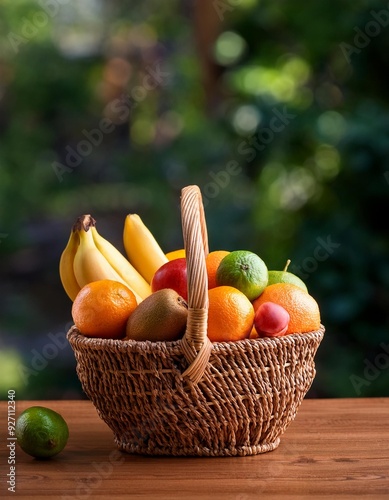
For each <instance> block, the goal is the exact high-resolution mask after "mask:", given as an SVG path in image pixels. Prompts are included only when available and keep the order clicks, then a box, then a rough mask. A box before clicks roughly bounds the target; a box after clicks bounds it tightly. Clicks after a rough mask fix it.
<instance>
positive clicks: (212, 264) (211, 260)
mask: <svg viewBox="0 0 389 500" xmlns="http://www.w3.org/2000/svg"><path fill="white" fill-rule="evenodd" d="M229 253H230V252H227V251H226V250H214V251H213V252H210V253H209V254H208V255H207V256H206V258H205V265H206V266H207V274H208V289H211V288H215V287H216V286H217V284H216V271H217V268H218V267H219V264H220V262H221V261H222V260H223V258H224V257H225V256H226V255H228V254H229Z"/></svg>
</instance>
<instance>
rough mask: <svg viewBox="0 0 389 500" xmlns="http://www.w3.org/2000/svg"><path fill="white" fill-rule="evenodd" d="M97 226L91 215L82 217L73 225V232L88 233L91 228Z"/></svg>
mask: <svg viewBox="0 0 389 500" xmlns="http://www.w3.org/2000/svg"><path fill="white" fill-rule="evenodd" d="M95 226H96V220H95V219H94V218H93V217H92V216H91V215H89V214H87V215H80V217H78V218H77V220H76V222H75V223H74V225H73V228H72V231H73V232H76V231H81V230H83V231H88V230H89V228H91V227H95Z"/></svg>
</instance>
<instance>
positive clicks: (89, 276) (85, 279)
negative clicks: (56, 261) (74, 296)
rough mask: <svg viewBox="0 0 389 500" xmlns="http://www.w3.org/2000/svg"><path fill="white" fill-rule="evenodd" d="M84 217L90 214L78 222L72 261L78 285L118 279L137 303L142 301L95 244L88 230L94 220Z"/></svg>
mask: <svg viewBox="0 0 389 500" xmlns="http://www.w3.org/2000/svg"><path fill="white" fill-rule="evenodd" d="M85 217H90V216H84V219H83V221H82V222H81V224H80V228H79V230H78V234H79V237H80V245H79V247H78V249H77V252H76V255H75V257H74V263H73V269H74V275H75V277H76V280H77V282H78V284H79V286H80V287H81V288H82V287H83V286H85V285H87V284H88V283H91V282H92V281H99V280H103V279H108V280H114V281H119V282H120V283H123V285H126V286H127V287H128V288H130V290H131V291H132V292H133V293H134V295H135V297H136V300H137V302H138V304H139V303H140V302H141V301H142V298H141V297H140V296H139V295H138V294H137V293H136V292H135V290H133V289H132V288H131V287H130V286H129V284H128V283H126V282H125V281H124V280H123V279H122V278H121V276H120V275H119V274H118V273H117V272H116V271H115V270H114V269H113V267H112V266H111V265H110V263H109V262H108V261H107V259H106V258H105V257H104V256H103V254H102V253H100V251H99V249H98V248H97V246H96V245H95V242H94V241H93V235H92V231H90V227H91V225H93V223H94V222H95V221H94V220H93V219H92V218H91V217H90V219H89V221H90V220H92V221H93V223H92V224H91V223H90V222H88V219H86V218H85Z"/></svg>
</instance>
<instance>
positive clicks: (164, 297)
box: [125, 288, 188, 342]
mask: <svg viewBox="0 0 389 500" xmlns="http://www.w3.org/2000/svg"><path fill="white" fill-rule="evenodd" d="M187 317H188V304H187V303H186V302H185V300H184V299H183V298H182V297H181V295H179V294H178V293H177V292H176V291H175V290H173V289H171V288H163V289H161V290H158V291H157V292H154V293H152V294H151V295H149V296H148V297H146V298H145V299H144V300H143V301H142V302H141V303H140V304H139V305H138V306H137V307H136V309H135V310H134V311H133V313H132V314H131V316H130V317H129V318H128V321H127V326H126V337H125V340H129V339H132V340H150V341H152V342H156V341H169V340H177V339H179V338H181V337H182V336H183V334H184V331H185V326H186V321H187Z"/></svg>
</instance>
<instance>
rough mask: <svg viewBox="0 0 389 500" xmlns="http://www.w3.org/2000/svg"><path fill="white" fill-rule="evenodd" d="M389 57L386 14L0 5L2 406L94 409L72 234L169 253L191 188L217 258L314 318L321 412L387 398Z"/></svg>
mask: <svg viewBox="0 0 389 500" xmlns="http://www.w3.org/2000/svg"><path fill="white" fill-rule="evenodd" d="M388 49H389V6H387V5H386V6H385V5H383V4H382V3H381V2H378V1H376V2H373V1H364V0H357V1H351V0H346V1H344V2H341V3H339V2H337V3H332V4H329V3H328V2H324V1H323V0H321V1H319V2H312V3H310V4H309V3H308V4H307V2H303V1H301V0H296V1H294V2H284V1H281V0H271V1H270V0H198V1H196V0H193V1H190V0H185V1H182V0H181V1H178V0H168V1H167V2H157V1H155V0H144V1H142V2H140V1H133V2H127V3H125V2H119V1H117V0H116V1H112V0H111V1H107V0H83V1H82V2H76V1H75V0H68V1H63V0H41V1H39V2H36V1H30V0H20V1H17V2H13V1H11V0H10V1H4V0H3V1H0V256H1V262H0V273H1V282H0V287H1V289H0V292H1V305H0V317H1V339H0V398H3V399H4V398H6V396H7V391H8V390H9V389H16V391H17V397H19V398H20V399H33V398H37V399H54V398H59V399H61V398H82V397H84V395H83V393H82V390H81V387H80V384H79V382H78V379H77V376H76V373H75V360H74V356H73V353H72V351H71V349H70V347H69V345H68V344H67V342H66V339H65V334H66V331H67V329H68V328H69V326H70V324H71V315H70V308H71V302H70V301H69V299H68V298H67V296H66V295H65V293H64V291H63V289H62V286H61V283H60V281H59V275H58V262H59V257H60V254H61V252H62V250H63V248H64V246H65V245H66V242H67V239H68V236H69V231H70V228H71V226H72V224H73V222H74V221H75V219H76V217H77V216H78V215H81V214H83V213H90V214H92V215H93V217H94V218H95V219H96V220H97V225H98V229H99V231H100V233H101V234H102V235H103V236H105V237H106V238H107V239H109V240H110V241H112V242H113V243H114V244H116V245H117V246H118V247H119V248H120V249H121V250H123V246H122V239H121V238H122V230H123V223H124V217H125V215H126V214H127V213H130V212H136V213H139V214H140V215H141V217H142V218H143V219H144V221H145V222H146V224H147V225H148V226H149V228H150V229H151V230H152V231H153V233H154V234H155V236H156V238H157V239H158V241H159V243H160V244H161V246H162V247H163V249H164V250H165V251H166V252H168V251H170V250H173V249H176V248H180V247H182V236H181V227H180V224H181V222H180V213H179V196H180V190H181V188H182V187H183V186H185V185H188V184H192V183H195V184H198V185H199V186H200V187H201V189H202V192H203V195H204V201H205V205H206V217H207V224H208V231H209V239H210V248H211V250H216V249H226V250H233V249H241V248H244V249H249V250H252V251H254V252H257V253H258V254H259V255H260V256H261V257H262V258H263V259H264V260H265V261H266V263H267V265H268V267H269V269H282V268H283V267H284V265H285V262H286V260H287V258H290V259H291V260H292V264H291V267H290V270H292V271H293V272H295V273H296V274H298V275H299V276H300V277H302V278H303V279H304V281H305V282H306V284H307V286H308V288H309V290H310V292H311V294H312V295H313V296H314V297H315V298H316V299H317V301H318V302H319V304H320V306H321V311H322V321H323V323H324V324H325V326H326V330H327V333H326V336H325V340H324V341H323V343H322V345H321V346H320V348H319V351H318V353H317V358H316V360H317V363H316V364H317V376H316V379H315V381H314V384H313V386H312V388H311V390H310V392H309V393H308V397H355V396H384V395H388V394H389V392H388V385H389V384H388V383H389V339H388V324H389V322H388V310H389V291H388V288H389V261H388V251H389V238H388V222H387V213H388V208H389V204H388V196H389V164H388V158H389V95H388V91H387V89H388V83H389V82H388V74H389V73H388V62H389V61H388V58H389V50H388Z"/></svg>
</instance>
